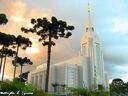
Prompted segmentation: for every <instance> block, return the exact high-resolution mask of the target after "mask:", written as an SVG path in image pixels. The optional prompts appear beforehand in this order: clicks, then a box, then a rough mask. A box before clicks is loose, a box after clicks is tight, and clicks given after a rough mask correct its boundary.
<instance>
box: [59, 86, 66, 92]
mask: <svg viewBox="0 0 128 96" xmlns="http://www.w3.org/2000/svg"><path fill="white" fill-rule="evenodd" d="M60 86H61V87H62V92H63V93H64V92H65V87H66V84H61V85H60Z"/></svg>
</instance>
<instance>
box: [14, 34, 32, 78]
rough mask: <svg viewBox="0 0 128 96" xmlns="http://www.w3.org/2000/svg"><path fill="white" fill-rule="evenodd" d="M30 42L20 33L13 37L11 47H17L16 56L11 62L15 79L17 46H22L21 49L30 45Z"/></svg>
mask: <svg viewBox="0 0 128 96" xmlns="http://www.w3.org/2000/svg"><path fill="white" fill-rule="evenodd" d="M31 45H32V42H31V41H30V40H29V39H28V38H25V37H22V36H21V35H18V36H17V38H16V39H15V44H14V45H13V48H15V47H16V48H17V49H16V56H15V60H14V62H13V65H14V75H13V80H14V79H15V75H16V67H17V57H18V52H19V48H20V47H22V49H24V50H25V49H26V48H27V47H31Z"/></svg>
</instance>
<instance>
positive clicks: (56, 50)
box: [0, 0, 76, 78]
mask: <svg viewBox="0 0 128 96" xmlns="http://www.w3.org/2000/svg"><path fill="white" fill-rule="evenodd" d="M0 2H2V4H4V5H5V6H4V7H2V12H3V13H5V14H6V15H7V17H8V19H9V22H8V23H7V24H6V25H5V26H0V31H2V32H5V33H8V34H14V35H16V36H17V35H19V34H21V35H23V36H25V37H29V38H30V40H32V41H33V45H32V48H29V49H27V50H26V51H22V50H21V49H20V52H19V56H23V57H25V56H27V57H28V58H30V59H31V60H32V61H33V65H32V66H25V67H24V68H23V71H30V70H32V69H34V68H35V67H36V66H37V65H40V64H42V63H46V62H47V47H43V46H42V44H40V43H39V42H38V36H35V34H25V33H22V32H21V31H20V28H21V27H22V26H25V27H29V26H30V23H29V22H30V19H31V18H38V17H47V18H48V19H49V18H50V17H51V16H52V15H53V13H52V10H51V9H38V8H30V7H28V6H27V4H26V3H25V0H9V2H8V1H7V0H2V1H0ZM61 42H63V43H61ZM65 46H66V49H65ZM33 50H35V53H32V52H30V51H33ZM75 53H76V52H75V51H74V50H73V48H72V47H71V43H70V42H68V41H67V40H60V41H57V43H56V46H55V47H53V48H52V59H51V63H55V62H58V61H60V60H64V59H67V58H70V57H72V56H73V55H74V54H75ZM11 60H12V59H11ZM11 60H7V66H8V67H6V72H5V75H6V77H9V78H10V77H13V66H12V64H11ZM19 73H20V67H19V68H17V76H18V75H19Z"/></svg>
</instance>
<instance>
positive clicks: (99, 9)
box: [0, 0, 128, 82]
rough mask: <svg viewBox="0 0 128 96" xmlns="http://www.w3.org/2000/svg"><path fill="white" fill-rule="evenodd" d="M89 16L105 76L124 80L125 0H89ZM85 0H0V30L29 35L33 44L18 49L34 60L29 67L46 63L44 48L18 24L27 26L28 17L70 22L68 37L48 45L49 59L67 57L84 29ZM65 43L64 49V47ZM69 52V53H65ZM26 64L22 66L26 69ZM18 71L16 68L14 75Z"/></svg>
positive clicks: (127, 70) (127, 76)
mask: <svg viewBox="0 0 128 96" xmlns="http://www.w3.org/2000/svg"><path fill="white" fill-rule="evenodd" d="M90 2H91V18H92V23H93V26H94V28H95V33H96V34H97V35H98V37H99V38H100V40H101V44H102V48H103V52H104V60H105V70H106V71H107V72H108V76H109V79H110V80H112V79H113V78H122V79H123V80H124V81H125V82H126V81H128V59H127V58H128V50H127V49H128V27H127V26H128V12H127V10H128V6H127V4H128V1H127V0H90ZM87 5H88V0H0V13H6V15H7V17H8V19H9V22H8V24H6V25H4V26H0V31H1V32H5V33H8V34H14V35H18V34H22V35H24V36H26V37H30V40H32V41H33V42H34V43H33V47H32V48H29V49H27V50H26V51H20V53H19V55H21V56H28V57H29V58H31V59H32V60H33V62H34V65H32V66H31V69H34V68H35V66H37V65H39V64H42V63H45V62H46V55H47V54H46V53H47V52H46V51H47V49H46V48H45V47H43V46H42V45H41V44H40V43H38V37H37V36H35V35H33V34H29V35H27V34H24V33H22V32H21V31H20V28H21V27H22V26H25V27H31V25H30V23H29V22H30V19H31V18H38V17H47V18H49V19H50V17H51V16H55V17H57V18H58V19H62V20H65V21H67V23H68V24H70V25H74V26H75V30H74V31H73V32H72V34H73V35H72V36H71V38H69V39H66V40H64V39H62V40H59V41H56V46H55V47H53V48H52V62H53V63H54V62H57V61H61V60H65V59H68V58H71V57H73V56H75V55H77V54H78V53H79V49H80V39H81V37H82V35H83V34H84V32H85V25H86V24H85V23H86V16H87ZM65 46H66V48H65ZM69 53H70V54H69ZM10 61H11V59H9V60H8V63H7V66H8V67H7V71H6V77H9V78H11V77H12V75H13V74H12V73H13V66H12V65H10ZM28 67H30V66H26V68H24V70H27V69H28ZM18 73H19V71H17V75H18Z"/></svg>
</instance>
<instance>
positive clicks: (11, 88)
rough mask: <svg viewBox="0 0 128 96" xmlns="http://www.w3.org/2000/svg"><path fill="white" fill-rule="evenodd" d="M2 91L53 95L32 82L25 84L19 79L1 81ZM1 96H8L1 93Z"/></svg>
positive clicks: (18, 94) (20, 95) (31, 95)
mask: <svg viewBox="0 0 128 96" xmlns="http://www.w3.org/2000/svg"><path fill="white" fill-rule="evenodd" d="M0 92H8V93H10V92H14V93H15V95H14V94H13V95H10V96H53V95H52V94H48V93H45V92H44V91H43V90H39V89H37V88H36V87H34V86H32V85H31V84H25V83H22V82H19V81H17V80H14V81H0ZM0 96H8V94H6V95H1V94H0Z"/></svg>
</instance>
